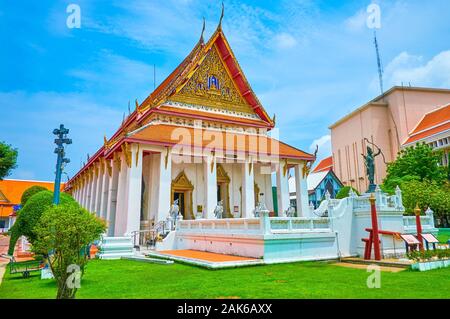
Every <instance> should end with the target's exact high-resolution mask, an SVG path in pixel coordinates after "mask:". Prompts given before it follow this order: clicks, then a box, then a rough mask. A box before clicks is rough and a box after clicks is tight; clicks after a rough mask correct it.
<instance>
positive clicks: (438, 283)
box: [0, 260, 450, 299]
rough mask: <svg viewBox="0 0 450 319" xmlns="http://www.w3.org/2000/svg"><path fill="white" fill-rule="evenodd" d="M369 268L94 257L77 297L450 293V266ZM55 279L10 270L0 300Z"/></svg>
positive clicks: (49, 291)
mask: <svg viewBox="0 0 450 319" xmlns="http://www.w3.org/2000/svg"><path fill="white" fill-rule="evenodd" d="M368 275H369V273H367V272H366V271H365V270H364V269H353V268H346V267H339V266H334V265H331V264H328V263H325V262H304V263H291V264H279V265H266V266H254V267H246V268H234V269H226V270H207V269H202V268H197V267H192V266H188V265H183V264H173V265H158V264H149V263H142V262H136V261H126V260H114V261H105V260H93V261H91V262H90V263H89V264H88V268H87V271H86V274H85V276H84V278H83V280H82V283H81V289H80V290H79V292H78V294H77V297H78V298H233V297H239V298H450V289H448V288H449V287H450V268H445V269H439V270H432V271H427V272H415V271H410V270H406V271H402V272H398V273H390V272H382V274H381V288H380V289H368V288H367V286H366V280H367V276H368ZM55 293H56V290H55V283H54V282H53V281H52V280H40V279H39V277H38V276H37V275H34V276H33V277H31V278H29V279H22V278H21V277H20V276H17V275H13V276H11V275H9V273H8V272H7V273H6V274H5V277H4V280H3V283H2V285H1V286H0V299H4V298H54V296H55Z"/></svg>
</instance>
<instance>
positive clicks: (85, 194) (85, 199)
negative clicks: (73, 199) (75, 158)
mask: <svg viewBox="0 0 450 319" xmlns="http://www.w3.org/2000/svg"><path fill="white" fill-rule="evenodd" d="M90 182H91V180H90V178H89V174H87V175H86V177H85V179H84V191H83V208H84V209H86V208H87V203H88V194H89V183H90Z"/></svg>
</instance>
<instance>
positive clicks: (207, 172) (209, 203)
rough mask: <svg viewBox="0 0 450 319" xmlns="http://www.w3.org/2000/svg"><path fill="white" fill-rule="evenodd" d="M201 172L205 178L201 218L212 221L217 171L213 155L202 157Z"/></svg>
mask: <svg viewBox="0 0 450 319" xmlns="http://www.w3.org/2000/svg"><path fill="white" fill-rule="evenodd" d="M203 172H204V173H203V176H204V177H205V209H204V211H203V218H206V219H214V218H215V216H214V209H216V206H217V169H216V160H215V158H214V156H213V155H206V156H205V157H204V161H203Z"/></svg>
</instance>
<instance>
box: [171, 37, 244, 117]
mask: <svg viewBox="0 0 450 319" xmlns="http://www.w3.org/2000/svg"><path fill="white" fill-rule="evenodd" d="M170 100H172V101H177V102H184V103H191V104H195V105H204V106H209V107H212V108H218V109H226V110H234V111H240V112H245V113H253V109H252V108H251V107H250V106H249V105H248V104H247V103H246V102H245V100H244V98H243V97H242V96H241V94H240V92H239V90H238V89H237V87H236V85H235V84H234V82H233V80H232V78H231V76H230V75H229V73H228V71H227V69H226V67H225V66H224V64H223V62H222V59H221V58H220V55H219V52H218V51H217V49H216V47H215V45H213V46H212V47H211V49H210V50H209V51H208V52H207V53H206V57H205V58H204V60H203V61H202V62H201V64H200V66H199V67H198V69H197V70H195V71H194V73H193V74H192V76H191V77H190V79H189V80H188V81H187V83H186V84H185V85H184V86H183V87H182V88H181V90H180V91H179V92H177V93H176V94H175V95H174V96H172V97H171V98H170Z"/></svg>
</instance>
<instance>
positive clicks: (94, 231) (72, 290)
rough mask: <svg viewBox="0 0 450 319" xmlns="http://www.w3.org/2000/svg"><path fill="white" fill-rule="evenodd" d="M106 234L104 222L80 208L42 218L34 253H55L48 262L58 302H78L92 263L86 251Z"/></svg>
mask: <svg viewBox="0 0 450 319" xmlns="http://www.w3.org/2000/svg"><path fill="white" fill-rule="evenodd" d="M105 230H106V223H105V222H104V221H103V220H101V219H100V218H98V217H96V216H95V215H94V214H91V213H89V212H88V211H87V210H86V209H84V208H82V207H80V206H78V205H58V206H53V207H50V208H49V209H47V210H46V211H45V212H44V213H43V214H42V216H41V218H40V220H39V222H38V224H37V225H36V227H35V235H36V239H35V241H34V245H33V250H34V251H35V252H37V253H42V254H48V253H49V252H52V253H51V254H50V256H49V258H48V261H49V265H50V268H51V270H52V273H53V275H54V276H55V279H56V282H57V285H58V292H57V295H56V298H58V299H73V298H75V294H76V292H77V289H78V288H79V286H78V283H79V282H80V281H81V276H82V275H83V274H84V266H85V265H86V263H87V262H88V256H87V254H85V253H84V251H85V248H86V246H87V245H88V244H90V243H92V242H93V241H95V240H96V239H99V238H100V236H101V234H102V233H104V232H105ZM77 268H78V269H77ZM69 277H70V278H69Z"/></svg>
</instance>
